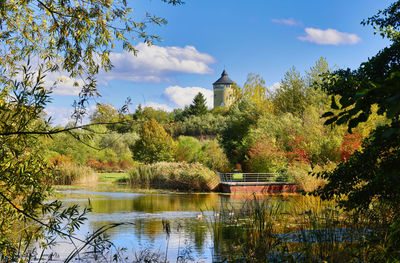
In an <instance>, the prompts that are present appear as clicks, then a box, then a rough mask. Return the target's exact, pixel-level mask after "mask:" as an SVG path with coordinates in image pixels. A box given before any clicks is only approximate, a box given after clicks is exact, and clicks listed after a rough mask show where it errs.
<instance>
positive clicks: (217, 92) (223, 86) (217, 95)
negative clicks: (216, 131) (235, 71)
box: [213, 69, 234, 109]
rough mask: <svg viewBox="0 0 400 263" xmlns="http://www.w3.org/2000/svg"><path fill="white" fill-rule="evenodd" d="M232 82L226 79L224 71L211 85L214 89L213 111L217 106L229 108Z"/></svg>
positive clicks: (226, 74) (231, 100)
mask: <svg viewBox="0 0 400 263" xmlns="http://www.w3.org/2000/svg"><path fill="white" fill-rule="evenodd" d="M232 85H233V81H232V80H231V79H230V78H229V77H228V73H226V71H225V69H224V71H223V72H222V74H221V77H220V78H219V79H218V80H217V81H216V82H214V83H213V87H214V109H215V108H217V107H219V106H226V107H229V106H230V105H231V104H232V102H233V99H234V98H233V89H232Z"/></svg>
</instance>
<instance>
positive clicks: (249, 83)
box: [233, 73, 273, 112]
mask: <svg viewBox="0 0 400 263" xmlns="http://www.w3.org/2000/svg"><path fill="white" fill-rule="evenodd" d="M233 91H234V96H235V100H241V99H244V98H248V99H250V100H251V101H253V102H254V103H255V104H256V105H257V108H258V110H260V111H261V110H265V111H267V112H272V110H273V105H272V103H271V101H270V98H269V95H270V92H269V91H268V89H267V87H266V86H265V80H264V79H263V78H261V77H260V75H258V74H254V73H250V74H249V75H248V76H247V80H246V82H245V83H244V85H243V88H241V87H240V86H238V85H236V84H234V85H233Z"/></svg>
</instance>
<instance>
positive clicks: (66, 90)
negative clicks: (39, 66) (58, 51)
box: [44, 72, 83, 96]
mask: <svg viewBox="0 0 400 263" xmlns="http://www.w3.org/2000/svg"><path fill="white" fill-rule="evenodd" d="M44 81H45V83H46V88H52V90H53V94H54V95H61V96H76V95H78V94H79V92H80V91H81V89H82V86H83V81H82V80H81V79H78V80H73V79H71V78H70V77H68V76H66V75H65V74H63V73H60V72H50V73H48V74H47V75H46V77H45V79H44ZM75 82H77V83H78V85H79V86H75V85H74V84H75Z"/></svg>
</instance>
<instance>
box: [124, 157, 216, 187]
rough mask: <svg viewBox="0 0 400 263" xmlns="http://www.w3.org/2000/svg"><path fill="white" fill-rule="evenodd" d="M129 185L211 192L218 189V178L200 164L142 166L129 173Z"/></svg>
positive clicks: (166, 163)
mask: <svg viewBox="0 0 400 263" xmlns="http://www.w3.org/2000/svg"><path fill="white" fill-rule="evenodd" d="M129 176H130V177H129V184H130V185H131V186H139V187H146V188H159V189H173V190H194V191H210V190H213V189H214V188H215V187H217V185H218V183H219V181H218V176H217V175H216V174H215V172H213V171H212V170H210V169H209V168H207V167H205V166H204V165H202V164H199V163H185V162H179V163H172V162H171V163H169V162H160V163H155V164H142V165H139V166H137V167H135V168H134V169H132V170H131V171H130V172H129Z"/></svg>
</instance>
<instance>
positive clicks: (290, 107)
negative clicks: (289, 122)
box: [273, 67, 310, 116]
mask: <svg viewBox="0 0 400 263" xmlns="http://www.w3.org/2000/svg"><path fill="white" fill-rule="evenodd" d="M309 89H310V87H308V86H307V84H306V81H305V80H304V78H302V77H301V75H300V72H298V71H297V70H296V68H295V67H292V68H291V69H290V70H289V71H288V72H286V74H285V76H284V78H283V80H282V82H281V86H280V87H279V88H278V89H277V90H276V91H275V94H274V98H273V102H274V108H275V109H276V110H277V111H278V112H290V113H292V114H294V115H297V116H301V115H302V114H303V112H304V109H305V108H306V107H307V106H308V105H309V98H308V92H309Z"/></svg>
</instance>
